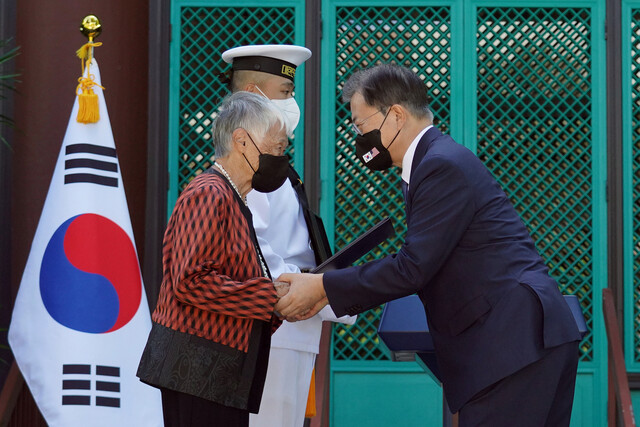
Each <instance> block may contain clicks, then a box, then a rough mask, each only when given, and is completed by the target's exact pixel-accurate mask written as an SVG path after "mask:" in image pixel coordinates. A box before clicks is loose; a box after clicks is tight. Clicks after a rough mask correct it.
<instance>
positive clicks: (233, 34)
mask: <svg viewBox="0 0 640 427" xmlns="http://www.w3.org/2000/svg"><path fill="white" fill-rule="evenodd" d="M171 22H172V35H171V40H172V41H171V55H170V57H171V63H170V69H169V73H170V82H169V85H170V91H169V120H170V123H169V194H168V197H167V199H168V201H167V209H168V212H169V215H170V214H171V211H172V210H173V206H174V204H175V201H176V199H177V198H178V194H179V193H180V191H182V189H184V187H185V186H186V185H187V184H188V183H189V182H190V181H191V179H193V177H195V176H196V175H198V174H199V173H201V172H202V171H203V170H206V169H207V168H209V167H210V166H211V164H212V158H213V154H214V153H213V145H212V143H211V123H212V121H213V119H214V118H215V117H216V111H217V110H218V106H219V105H220V103H221V102H222V100H223V99H224V97H225V96H226V95H228V93H229V91H228V89H227V87H226V85H225V84H223V83H222V82H221V81H220V79H219V78H218V75H219V74H221V73H223V72H225V71H227V70H228V69H229V68H230V67H229V64H227V63H225V62H224V61H222V52H224V51H225V50H227V49H230V48H233V47H236V46H240V45H245V44H270V43H275V44H277V43H289V44H299V45H304V0H289V1H282V0H261V1H242V2H237V1H235V2H234V1H232V0H224V1H218V0H216V1H212V0H174V1H172V3H171ZM295 79H296V80H295V84H296V99H297V101H298V103H299V105H301V106H303V105H304V84H303V82H304V64H303V65H301V66H300V67H299V68H298V72H297V73H296V78H295ZM301 108H302V107H301ZM303 134H304V111H302V120H301V121H300V124H299V125H298V127H297V128H296V135H297V136H296V138H295V142H294V144H291V145H290V147H289V154H290V155H292V157H293V159H294V164H295V167H296V169H297V170H298V173H300V174H301V175H302V174H303V173H304V171H303V170H302V166H303V164H304V161H303V159H304V146H303V144H302V138H301V136H302V135H303ZM298 135H299V137H298ZM298 141H299V142H298ZM296 146H297V147H298V148H297V149H296Z"/></svg>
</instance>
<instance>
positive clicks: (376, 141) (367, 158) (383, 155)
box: [356, 111, 402, 171]
mask: <svg viewBox="0 0 640 427" xmlns="http://www.w3.org/2000/svg"><path fill="white" fill-rule="evenodd" d="M388 115H389V111H387V114H385V116H384V120H382V123H381V124H380V127H379V128H378V129H373V130H372V131H369V132H367V133H365V134H362V135H356V156H358V158H359V159H360V161H361V162H362V163H363V164H364V165H365V166H366V167H368V168H369V169H371V170H374V171H382V170H385V169H389V168H390V167H391V166H393V161H392V160H391V153H389V149H388V148H389V147H391V144H393V142H394V141H395V140H396V138H397V137H398V135H399V134H400V131H401V130H402V129H400V130H398V132H397V133H396V136H394V137H393V139H392V140H391V142H390V143H389V145H388V146H387V147H385V146H384V145H382V137H381V135H380V129H381V128H382V125H384V122H385V120H387V116H388Z"/></svg>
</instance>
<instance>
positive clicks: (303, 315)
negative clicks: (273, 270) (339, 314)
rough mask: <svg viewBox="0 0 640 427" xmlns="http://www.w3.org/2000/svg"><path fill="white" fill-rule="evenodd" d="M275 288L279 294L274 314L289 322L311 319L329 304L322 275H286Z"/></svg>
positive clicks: (276, 281)
mask: <svg viewBox="0 0 640 427" xmlns="http://www.w3.org/2000/svg"><path fill="white" fill-rule="evenodd" d="M273 286H274V287H275V289H276V292H277V294H278V302H277V303H276V305H275V307H274V313H275V314H276V315H277V316H278V317H280V318H281V319H286V320H288V321H289V322H296V321H299V320H306V319H309V318H311V317H313V316H315V315H316V313H318V312H319V311H320V310H321V309H322V308H323V307H324V306H325V305H327V304H328V302H329V301H328V299H327V294H326V293H325V291H324V285H323V283H322V274H310V273H285V274H281V275H280V277H278V279H277V280H275V281H274V282H273Z"/></svg>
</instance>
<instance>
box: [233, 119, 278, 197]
mask: <svg viewBox="0 0 640 427" xmlns="http://www.w3.org/2000/svg"><path fill="white" fill-rule="evenodd" d="M247 135H249V132H247ZM249 139H250V140H251V142H252V143H253V146H254V147H256V150H258V153H260V155H259V156H258V169H254V168H253V166H251V162H249V160H248V159H247V156H245V155H244V153H243V154H242V156H243V157H244V159H245V160H246V161H247V163H249V167H250V168H251V170H252V171H253V178H251V187H252V188H253V189H254V190H256V191H259V192H261V193H271V192H272V191H275V190H277V189H278V188H280V186H281V185H282V184H283V183H284V181H285V180H286V179H287V176H288V174H289V158H288V157H287V156H274V155H273V154H263V153H262V151H260V149H259V148H258V146H257V145H256V143H255V142H254V141H253V138H251V135H249Z"/></svg>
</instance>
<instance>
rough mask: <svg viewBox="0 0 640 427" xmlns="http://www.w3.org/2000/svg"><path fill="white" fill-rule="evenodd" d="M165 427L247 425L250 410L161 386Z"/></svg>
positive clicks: (229, 426)
mask: <svg viewBox="0 0 640 427" xmlns="http://www.w3.org/2000/svg"><path fill="white" fill-rule="evenodd" d="M160 391H161V392H162V413H163V414H164V426H165V427H198V426H202V427H205V426H206V427H247V426H248V425H249V411H247V410H243V409H237V408H231V407H229V406H224V405H220V404H219V403H215V402H212V401H210V400H207V399H203V398H201V397H197V396H192V395H190V394H186V393H181V392H179V391H174V390H169V389H166V388H161V389H160Z"/></svg>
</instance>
